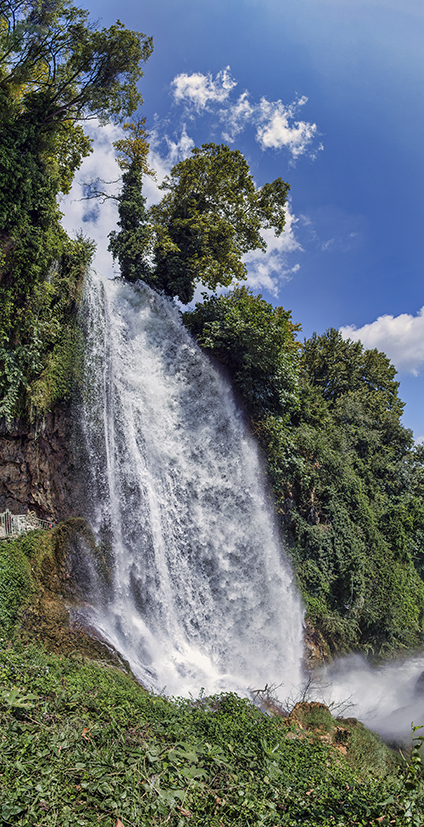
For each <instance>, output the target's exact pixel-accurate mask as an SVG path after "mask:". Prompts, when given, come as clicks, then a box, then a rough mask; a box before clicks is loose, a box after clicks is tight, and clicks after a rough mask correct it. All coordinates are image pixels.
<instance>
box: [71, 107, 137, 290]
mask: <svg viewBox="0 0 424 827" xmlns="http://www.w3.org/2000/svg"><path fill="white" fill-rule="evenodd" d="M86 131H87V132H88V134H89V136H90V138H92V139H93V153H92V154H91V155H89V156H88V158H85V159H84V161H83V163H82V165H81V167H80V169H79V170H78V172H77V174H76V176H75V179H74V183H73V185H72V189H71V192H70V193H69V195H67V196H65V197H64V198H63V199H62V201H61V204H60V209H61V210H62V213H63V219H62V224H63V226H64V227H65V230H67V232H68V233H69V234H70V235H71V236H72V235H75V233H78V232H83V233H84V235H87V236H89V238H92V239H94V241H95V242H96V245H97V250H96V255H95V259H94V262H93V264H94V267H95V268H96V269H97V270H100V272H102V273H105V274H106V275H109V276H113V275H114V270H113V264H112V256H111V255H110V253H108V250H107V246H108V243H109V239H108V233H109V232H110V231H111V230H113V229H114V228H115V226H116V221H117V218H118V211H117V205H116V201H114V200H113V199H106V200H105V201H104V203H102V204H101V205H100V204H99V202H98V201H95V200H89V201H86V200H82V199H83V198H84V196H85V195H86V192H87V185H89V184H91V183H93V182H94V183H96V182H98V187H99V189H102V190H103V191H104V192H106V193H107V194H108V195H113V194H116V193H117V191H118V190H119V181H120V176H121V171H120V169H119V166H118V164H117V162H116V153H115V150H114V148H113V142H114V141H116V140H117V139H118V138H121V137H122V136H123V132H122V130H121V129H120V127H118V126H114V125H113V124H107V125H106V126H100V125H99V123H98V121H88V123H87V125H86Z"/></svg>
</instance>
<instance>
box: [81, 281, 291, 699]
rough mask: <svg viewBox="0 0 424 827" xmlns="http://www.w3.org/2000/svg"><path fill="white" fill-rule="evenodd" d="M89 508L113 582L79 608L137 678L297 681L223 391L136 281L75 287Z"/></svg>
mask: <svg viewBox="0 0 424 827" xmlns="http://www.w3.org/2000/svg"><path fill="white" fill-rule="evenodd" d="M85 314H86V329H87V358H86V370H85V400H86V401H85V405H84V414H83V431H84V435H85V442H86V450H87V457H88V469H89V475H90V480H89V482H88V486H87V490H89V491H90V503H88V504H87V510H88V515H89V519H90V522H91V524H92V526H93V528H94V531H95V534H96V535H97V537H98V539H99V540H102V539H103V540H105V539H107V540H108V541H109V543H110V545H111V548H112V557H113V561H114V562H113V572H112V581H113V582H112V589H111V592H110V595H109V597H108V598H107V599H103V600H101V599H99V600H98V601H97V603H96V605H94V601H93V606H92V607H91V608H90V609H87V611H86V621H87V622H89V623H91V624H92V625H94V626H95V627H96V629H97V630H98V632H99V633H100V634H101V635H102V636H103V637H104V638H105V639H106V640H107V641H109V642H110V643H111V644H112V645H113V646H115V648H116V649H117V650H118V651H119V652H120V653H121V654H122V655H123V656H124V657H125V658H126V659H127V660H128V661H129V663H130V664H131V667H132V669H133V671H134V673H135V675H136V676H137V677H138V678H139V679H140V680H141V681H142V682H143V683H144V684H145V685H147V686H152V687H153V688H155V689H156V690H162V689H165V691H166V692H167V694H178V695H187V694H189V693H193V694H194V695H197V694H198V693H199V691H200V689H201V688H202V687H203V688H204V689H205V690H206V692H207V693H212V692H219V691H224V690H227V691H228V690H235V691H239V692H242V693H246V692H247V691H248V688H249V687H251V688H261V687H263V686H264V685H265V683H268V684H269V685H271V684H274V685H281V690H280V692H281V693H282V696H283V697H284V696H288V695H290V694H292V693H293V692H294V691H296V687H298V686H299V685H300V683H301V658H302V607H301V603H300V600H299V598H298V596H297V595H296V591H295V588H294V586H293V578H292V574H291V571H290V567H289V565H288V563H287V561H286V559H285V555H284V551H283V549H282V548H281V544H280V542H279V539H278V533H277V529H276V525H275V521H274V516H273V508H272V504H270V503H268V501H267V494H266V489H265V486H264V483H263V480H262V472H261V467H260V460H259V457H258V452H257V448H256V445H255V443H254V441H253V439H252V438H251V437H250V435H249V433H248V432H247V429H246V427H245V424H244V422H243V418H242V415H241V414H240V412H239V411H238V409H237V406H236V404H235V401H234V399H233V396H232V393H231V390H230V388H229V386H228V384H227V382H225V381H224V379H223V378H222V377H221V376H220V374H219V372H218V371H217V370H216V369H215V368H214V367H213V366H212V365H211V363H210V360H208V359H207V358H206V356H205V355H204V354H203V353H202V352H201V351H200V349H199V348H198V347H197V345H196V344H195V343H194V342H193V340H192V339H191V337H190V336H189V334H188V333H187V331H186V330H185V329H184V328H183V326H182V324H181V321H180V318H179V314H178V311H177V310H176V309H175V308H174V307H173V306H172V305H171V304H170V302H169V301H167V300H166V299H164V298H161V297H160V296H158V295H156V294H155V293H154V292H152V291H151V290H150V289H149V288H148V287H147V286H145V285H139V286H136V287H134V286H133V285H129V284H125V283H123V282H121V281H117V280H115V281H108V280H107V279H102V278H101V277H100V276H97V275H95V274H92V275H91V277H90V279H89V281H88V284H87V289H86V298H85Z"/></svg>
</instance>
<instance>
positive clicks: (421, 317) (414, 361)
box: [340, 307, 424, 376]
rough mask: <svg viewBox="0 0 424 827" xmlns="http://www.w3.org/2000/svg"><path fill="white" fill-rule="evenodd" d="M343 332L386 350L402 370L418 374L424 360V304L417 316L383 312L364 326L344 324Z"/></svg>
mask: <svg viewBox="0 0 424 827" xmlns="http://www.w3.org/2000/svg"><path fill="white" fill-rule="evenodd" d="M340 333H341V334H342V336H343V337H344V338H345V339H353V340H354V341H358V340H360V341H361V342H362V343H363V344H364V346H365V347H367V348H378V350H382V351H384V353H387V356H388V357H389V359H390V360H391V361H392V362H393V364H394V365H395V366H396V368H397V369H398V370H399V371H406V372H409V373H412V374H413V375H414V376H418V374H419V372H420V368H421V367H422V366H423V364H424V307H422V308H421V310H419V312H418V313H417V315H416V316H412V315H411V314H410V313H401V314H400V315H399V316H390V315H385V316H379V317H378V319H376V320H375V322H371V323H370V324H366V325H364V326H363V327H360V328H356V327H355V326H354V325H347V326H345V327H341V328H340Z"/></svg>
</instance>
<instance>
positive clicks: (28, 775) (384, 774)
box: [0, 644, 422, 827]
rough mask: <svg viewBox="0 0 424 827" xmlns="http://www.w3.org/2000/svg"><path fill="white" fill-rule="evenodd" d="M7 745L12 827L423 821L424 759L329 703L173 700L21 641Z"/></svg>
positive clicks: (4, 710)
mask: <svg viewBox="0 0 424 827" xmlns="http://www.w3.org/2000/svg"><path fill="white" fill-rule="evenodd" d="M0 743H1V750H0V798H1V808H0V823H1V824H3V825H5V827H6V825H7V826H8V825H12V824H13V825H14V826H15V827H19V826H21V827H29V825H34V827H35V825H45V827H73V826H74V825H75V827H77V826H78V827H89V825H99V824H100V825H103V826H104V827H121V825H123V827H131V825H137V827H159V826H160V825H165V824H167V825H171V827H182V825H184V824H189V825H192V826H193V827H222V825H223V824H224V825H228V827H230V825H234V827H235V825H237V827H276V826H277V825H278V827H280V825H281V827H283V825H287V827H288V826H289V825H290V826H291V825H293V827H294V825H298V824H302V825H310V827H317V825H323V827H330V825H331V826H332V825H346V827H347V825H352V827H353V825H366V824H374V823H379V824H382V825H388V824H396V825H399V827H401V826H402V825H419V824H421V823H422V822H421V820H420V819H421V814H422V795H421V792H420V782H419V780H418V778H417V776H416V763H414V761H412V762H411V761H410V763H409V765H408V764H407V763H406V762H405V761H404V760H403V761H402V762H401V763H400V759H399V758H397V757H396V755H395V754H394V753H391V752H390V751H389V750H388V749H387V748H386V747H384V745H383V744H381V742H380V741H379V739H378V738H376V737H375V736H372V735H371V733H369V732H367V731H366V730H365V728H364V727H362V726H361V725H360V724H358V723H357V722H355V721H354V720H353V719H348V720H347V721H343V720H338V721H336V720H335V719H334V718H332V717H331V715H330V713H329V712H328V710H327V709H326V707H323V705H321V704H315V705H308V704H303V705H300V706H298V707H296V709H295V710H294V711H293V713H292V715H291V716H290V717H289V718H280V717H269V716H268V715H265V714H264V713H263V712H261V711H259V709H257V708H256V707H255V706H253V705H252V704H251V703H250V702H249V701H247V700H244V699H241V698H239V697H237V696H235V695H233V694H226V695H219V696H215V697H212V698H199V699H198V700H182V699H179V700H178V699H177V700H172V699H167V698H164V697H160V696H155V695H152V694H149V693H147V692H145V691H144V690H143V689H142V688H141V687H140V686H139V685H138V684H136V683H135V681H134V680H133V679H132V678H130V677H129V676H127V675H125V674H123V673H122V672H119V671H117V670H116V669H113V668H111V667H107V666H105V665H102V664H99V663H94V662H90V661H88V662H86V663H84V662H83V661H82V660H81V657H78V656H77V655H74V656H73V657H68V658H66V657H58V656H57V655H46V654H45V653H44V652H43V651H42V650H40V649H36V648H34V647H29V648H26V649H25V650H24V649H23V648H22V646H19V644H15V647H14V648H10V647H7V648H6V649H4V648H3V649H0ZM417 746H419V742H417ZM415 757H416V753H413V758H414V759H415Z"/></svg>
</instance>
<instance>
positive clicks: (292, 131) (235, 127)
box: [171, 66, 323, 161]
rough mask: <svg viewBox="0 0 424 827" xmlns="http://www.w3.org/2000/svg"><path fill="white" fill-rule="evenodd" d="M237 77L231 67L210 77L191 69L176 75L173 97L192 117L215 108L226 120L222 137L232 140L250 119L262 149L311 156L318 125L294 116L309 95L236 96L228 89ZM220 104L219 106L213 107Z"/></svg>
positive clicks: (222, 118) (313, 150) (316, 148)
mask: <svg viewBox="0 0 424 827" xmlns="http://www.w3.org/2000/svg"><path fill="white" fill-rule="evenodd" d="M235 86H237V81H235V80H234V78H233V77H232V76H231V73H230V67H229V66H227V67H226V68H225V69H222V70H221V72H218V74H217V75H216V76H215V78H213V77H212V75H211V73H209V74H207V75H204V74H202V73H201V72H194V73H193V74H191V75H188V74H181V75H177V76H176V77H175V78H174V80H173V81H172V83H171V88H172V90H173V94H174V101H175V102H176V103H179V104H182V105H183V106H184V110H185V113H186V114H187V115H188V116H189V117H192V113H193V111H195V112H196V113H198V114H199V113H204V112H209V113H211V112H214V111H216V114H217V116H218V118H219V120H220V121H221V122H222V123H224V124H225V126H224V128H223V131H222V138H223V140H224V141H227V142H232V141H234V139H235V138H236V136H237V135H238V134H239V133H240V132H242V131H243V130H244V129H245V128H246V126H247V125H248V124H249V123H250V124H252V125H253V127H254V129H255V131H256V136H255V137H256V140H257V141H258V143H259V146H260V147H261V149H262V150H264V151H265V150H267V149H274V150H286V151H288V152H289V153H290V155H291V157H292V160H293V161H295V160H296V159H297V158H299V157H300V156H301V155H309V157H311V158H314V157H315V156H316V153H317V151H318V150H320V149H323V146H322V144H319V146H318V147H317V146H316V145H315V139H316V138H317V135H318V127H317V125H316V124H315V123H309V122H308V121H303V120H296V113H297V112H298V110H299V108H300V107H302V106H305V104H306V103H307V101H308V99H307V98H306V97H305V96H303V97H301V98H297V99H296V100H295V101H292V103H289V104H284V103H283V102H282V101H281V100H277V101H269V100H267V99H266V98H265V97H263V98H262V99H261V100H260V102H259V103H252V102H251V101H250V99H249V93H248V92H247V91H244V92H243V93H242V94H241V95H239V97H238V98H237V99H236V100H231V92H232V90H233V89H234V87H235ZM217 106H220V108H219V109H218V110H216V109H214V107H217Z"/></svg>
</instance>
